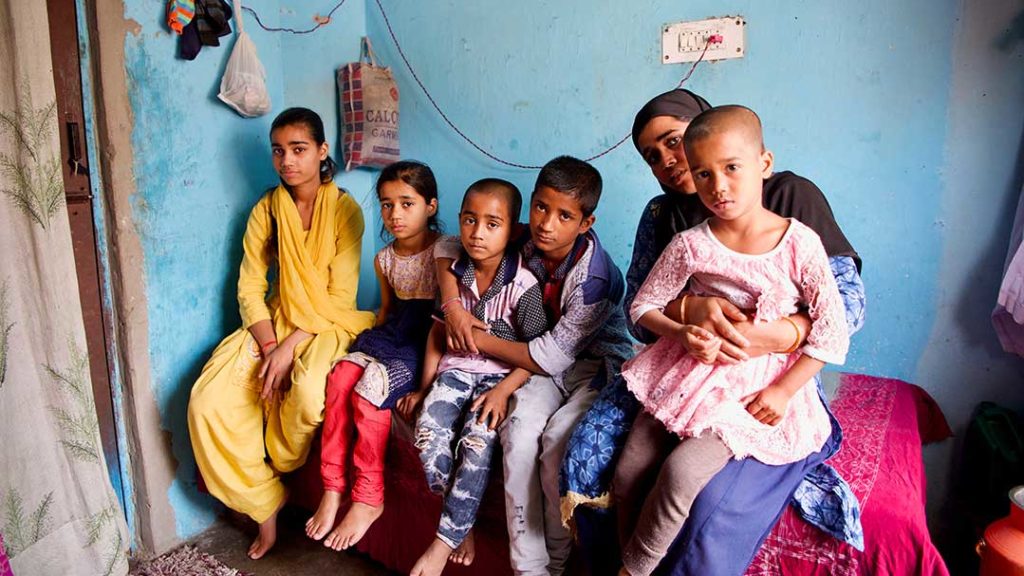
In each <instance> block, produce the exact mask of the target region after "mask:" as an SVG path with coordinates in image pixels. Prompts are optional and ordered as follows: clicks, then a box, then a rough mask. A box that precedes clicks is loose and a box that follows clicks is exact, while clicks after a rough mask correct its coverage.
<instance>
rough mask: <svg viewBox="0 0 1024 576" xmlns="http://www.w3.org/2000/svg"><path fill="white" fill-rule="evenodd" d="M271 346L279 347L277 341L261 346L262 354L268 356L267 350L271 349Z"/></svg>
mask: <svg viewBox="0 0 1024 576" xmlns="http://www.w3.org/2000/svg"><path fill="white" fill-rule="evenodd" d="M271 346H277V340H271V341H269V342H266V343H264V344H261V345H260V352H261V353H263V354H266V353H267V348H270V347H271Z"/></svg>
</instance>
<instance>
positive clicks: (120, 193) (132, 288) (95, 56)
mask: <svg viewBox="0 0 1024 576" xmlns="http://www.w3.org/2000/svg"><path fill="white" fill-rule="evenodd" d="M74 1H75V4H76V8H77V13H78V18H77V28H78V35H79V45H80V47H81V54H80V60H81V72H82V93H83V101H84V110H85V116H86V119H85V121H86V140H87V141H88V145H89V149H90V150H91V151H92V152H91V153H90V158H89V162H90V167H91V168H90V170H91V185H92V194H93V196H94V197H95V203H94V221H95V225H96V236H97V242H96V243H97V248H98V255H99V259H100V266H101V268H102V282H103V283H104V285H105V287H106V292H107V294H109V299H108V300H107V301H105V302H104V306H105V307H108V308H109V314H110V318H111V328H112V330H111V334H110V340H109V342H108V344H109V346H110V353H109V354H108V356H109V357H110V358H111V361H110V366H111V388H112V390H113V393H114V403H115V417H116V420H117V422H118V427H119V429H120V431H121V432H123V434H122V433H119V436H120V437H121V438H122V443H123V444H124V445H125V447H126V449H125V450H122V454H124V456H123V459H125V460H127V461H126V462H125V463H124V465H123V466H122V471H123V474H124V476H125V478H124V482H123V485H124V486H125V493H126V501H127V503H126V508H127V510H126V511H125V512H126V515H127V516H128V521H129V529H130V531H131V536H132V543H133V546H132V548H133V555H134V556H136V557H137V558H146V557H149V556H152V555H156V554H161V553H163V552H166V551H168V550H170V549H172V548H175V547H176V546H178V545H180V544H181V538H180V537H179V536H178V533H177V528H176V526H175V513H174V508H173V507H172V506H171V502H170V492H171V486H172V484H173V483H174V481H175V474H176V473H177V468H178V463H177V461H176V460H175V458H174V456H173V454H172V452H171V446H170V441H169V437H170V435H169V434H168V433H167V432H166V431H165V430H163V429H162V428H161V415H160V411H159V409H158V406H157V402H156V398H155V396H154V394H153V389H154V387H153V382H152V372H151V370H150V358H149V321H148V313H147V298H146V283H145V273H144V254H143V250H142V244H141V242H140V239H139V234H138V232H137V230H136V229H135V219H134V217H133V214H132V212H133V203H132V197H133V196H134V195H135V191H136V188H135V178H134V174H133V165H134V151H133V148H132V140H131V135H132V127H133V124H134V119H133V115H132V108H131V102H130V100H129V95H128V81H127V73H126V68H125V42H127V41H129V39H130V38H131V37H132V36H133V35H137V34H139V33H140V30H141V26H139V25H138V23H136V22H134V21H132V20H130V19H126V18H125V17H124V14H125V6H124V3H123V1H122V0H74ZM98 151H100V152H98Z"/></svg>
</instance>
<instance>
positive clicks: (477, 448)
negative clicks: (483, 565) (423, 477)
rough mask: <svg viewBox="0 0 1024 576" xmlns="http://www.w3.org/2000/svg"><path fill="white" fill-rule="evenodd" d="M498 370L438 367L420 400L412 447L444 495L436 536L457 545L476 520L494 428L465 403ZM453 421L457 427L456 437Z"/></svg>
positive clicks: (487, 473) (487, 385) (483, 388)
mask: <svg viewBox="0 0 1024 576" xmlns="http://www.w3.org/2000/svg"><path fill="white" fill-rule="evenodd" d="M502 378H504V375H503V374H472V373H469V372H463V371H461V370H448V371H445V372H442V373H441V374H440V375H439V376H438V377H437V380H436V381H435V382H434V386H433V387H432V388H431V389H430V393H428V394H427V398H426V400H424V402H423V411H422V412H421V413H420V417H419V420H418V421H417V422H416V447H417V448H418V449H419V450H420V460H421V461H422V462H423V470H424V472H426V474H427V485H428V486H429V487H430V490H431V491H432V492H434V493H435V494H440V495H442V496H443V497H444V508H443V510H442V511H441V520H440V522H439V523H438V528H437V537H438V538H439V539H441V541H442V542H444V543H445V544H447V545H448V546H450V547H452V548H453V549H454V548H457V547H458V546H459V544H461V543H462V540H463V539H465V537H466V535H467V534H468V533H469V530H470V529H471V528H472V527H473V523H474V522H475V521H476V513H477V509H478V508H479V507H480V498H481V496H483V493H484V489H485V488H487V479H488V477H489V476H490V472H491V456H492V455H493V453H494V446H495V445H496V444H497V442H498V433H497V431H496V430H488V429H487V424H479V423H477V420H476V414H467V413H466V411H467V410H468V409H469V406H470V405H471V404H472V403H473V401H474V400H476V399H477V398H478V397H479V396H480V395H481V394H483V393H484V392H487V391H488V390H490V389H492V388H494V386H495V385H497V384H498V382H501V380H502ZM456 427H458V430H460V432H459V435H458V440H457V441H455V432H456Z"/></svg>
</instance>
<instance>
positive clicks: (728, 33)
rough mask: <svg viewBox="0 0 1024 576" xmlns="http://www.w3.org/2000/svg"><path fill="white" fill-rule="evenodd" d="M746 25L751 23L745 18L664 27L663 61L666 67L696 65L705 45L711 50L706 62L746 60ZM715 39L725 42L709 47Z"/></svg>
mask: <svg viewBox="0 0 1024 576" xmlns="http://www.w3.org/2000/svg"><path fill="white" fill-rule="evenodd" d="M746 26H747V21H746V20H745V19H744V18H743V17H742V16H725V17H722V18H709V19H707V20H696V21H693V22H676V23H675V24H666V25H664V26H662V28H661V51H662V60H661V61H662V62H663V63H665V64H676V63H679V62H694V61H696V60H697V59H698V58H700V55H701V53H703V52H704V47H705V46H707V49H708V51H707V53H706V54H704V60H726V59H728V58H742V57H743V54H744V53H745V51H746V47H745V46H744V32H743V30H744V28H746ZM712 37H718V38H720V39H721V42H718V43H712V44H711V45H708V40H709V39H711V38H712Z"/></svg>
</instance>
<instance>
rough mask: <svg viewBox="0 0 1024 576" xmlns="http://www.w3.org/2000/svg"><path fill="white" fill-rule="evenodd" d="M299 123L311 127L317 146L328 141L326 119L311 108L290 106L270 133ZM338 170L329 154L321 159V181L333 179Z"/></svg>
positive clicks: (277, 120)
mask: <svg viewBox="0 0 1024 576" xmlns="http://www.w3.org/2000/svg"><path fill="white" fill-rule="evenodd" d="M299 124H301V125H303V126H305V127H306V128H308V129H309V133H310V134H311V135H312V136H313V141H314V142H316V145H317V146H320V145H322V144H323V143H324V142H326V141H327V138H326V137H325V136H324V121H323V120H321V119H320V115H319V114H317V113H316V112H313V111H312V110H310V109H309V108H288V109H287V110H285V111H283V112H281V113H280V114H278V115H277V118H274V122H273V123H272V124H271V125H270V133H271V134H273V133H274V130H277V129H278V128H283V127H285V126H295V125H299ZM337 171H338V165H337V164H335V163H334V159H333V158H331V157H330V155H328V156H327V158H325V159H323V160H321V161H320V183H321V184H326V183H328V182H330V181H331V180H333V179H334V174H335V173H336V172H337Z"/></svg>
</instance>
